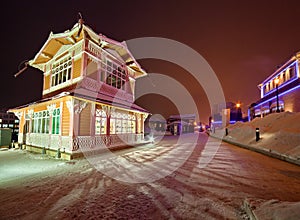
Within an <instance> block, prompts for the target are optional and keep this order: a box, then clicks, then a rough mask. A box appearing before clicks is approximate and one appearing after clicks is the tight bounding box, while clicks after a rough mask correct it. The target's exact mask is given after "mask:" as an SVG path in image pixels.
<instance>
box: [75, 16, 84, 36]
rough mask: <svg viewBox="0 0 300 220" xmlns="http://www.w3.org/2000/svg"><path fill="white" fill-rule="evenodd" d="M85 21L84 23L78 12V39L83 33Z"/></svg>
mask: <svg viewBox="0 0 300 220" xmlns="http://www.w3.org/2000/svg"><path fill="white" fill-rule="evenodd" d="M83 23H84V21H83V18H82V15H81V13H80V12H78V24H79V30H78V33H77V36H76V37H77V38H78V37H79V36H80V33H81V31H82V25H83Z"/></svg>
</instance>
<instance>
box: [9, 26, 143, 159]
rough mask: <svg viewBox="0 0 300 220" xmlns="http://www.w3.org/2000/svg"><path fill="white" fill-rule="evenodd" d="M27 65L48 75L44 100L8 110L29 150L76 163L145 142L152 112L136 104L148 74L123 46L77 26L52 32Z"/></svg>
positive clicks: (20, 140)
mask: <svg viewBox="0 0 300 220" xmlns="http://www.w3.org/2000/svg"><path fill="white" fill-rule="evenodd" d="M28 65H29V66H32V67H34V68H37V69H39V70H41V71H42V73H43V75H44V86H43V98H42V100H38V101H36V102H34V103H29V104H26V105H24V106H20V107H17V108H14V109H11V110H10V111H11V112H14V113H15V115H16V116H17V117H18V118H19V120H20V130H19V135H18V142H19V143H20V144H22V145H26V149H27V150H30V151H36V152H43V153H45V152H46V153H47V154H50V155H55V154H56V153H57V152H61V156H62V157H64V158H66V159H72V158H74V157H77V156H80V155H82V152H85V151H90V150H93V149H97V148H103V147H110V146H116V145H122V144H124V143H125V144H127V143H132V144H134V143H140V142H141V141H143V140H144V120H145V119H146V118H147V116H148V111H146V110H145V109H143V108H141V107H139V106H137V105H135V104H134V103H133V101H134V89H135V81H136V79H137V78H139V77H143V76H146V72H145V71H144V70H143V69H142V68H141V67H140V65H139V64H138V63H137V61H136V60H135V59H134V57H133V56H132V55H131V53H130V51H129V50H128V48H127V46H126V43H125V42H118V41H115V40H112V39H110V38H108V37H106V36H104V35H101V34H97V33H95V32H94V31H93V30H92V29H91V28H90V27H88V26H87V25H85V24H83V23H82V22H78V23H77V24H75V25H74V27H73V28H72V29H71V30H67V31H64V32H62V33H57V34H53V33H52V32H51V33H50V36H49V37H48V39H47V41H46V42H45V43H44V45H43V46H42V48H41V49H40V51H39V52H38V53H37V54H36V56H35V57H34V58H33V59H32V60H30V61H29V62H28ZM30 86H32V85H28V87H30Z"/></svg>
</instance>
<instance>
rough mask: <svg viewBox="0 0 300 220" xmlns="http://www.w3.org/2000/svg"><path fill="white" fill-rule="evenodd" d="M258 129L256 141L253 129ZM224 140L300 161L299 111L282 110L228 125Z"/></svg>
mask: <svg viewBox="0 0 300 220" xmlns="http://www.w3.org/2000/svg"><path fill="white" fill-rule="evenodd" d="M256 128H259V130H260V140H259V141H256V135H255V129H256ZM227 129H228V136H224V138H223V139H224V140H227V141H232V142H237V143H240V144H243V145H247V146H251V147H255V148H257V149H262V150H267V151H269V152H273V153H276V154H279V155H282V156H285V157H288V158H292V159H294V160H296V161H299V162H300V112H298V113H291V112H282V113H274V114H270V115H267V116H266V117H264V118H255V119H254V120H252V121H250V122H246V123H243V122H237V123H235V124H233V125H229V126H228V127H227Z"/></svg>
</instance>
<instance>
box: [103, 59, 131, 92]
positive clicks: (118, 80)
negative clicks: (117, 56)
mask: <svg viewBox="0 0 300 220" xmlns="http://www.w3.org/2000/svg"><path fill="white" fill-rule="evenodd" d="M101 67H102V68H101V81H103V82H106V84H108V85H110V86H113V87H115V88H117V89H122V90H124V89H125V88H124V85H125V82H126V81H127V74H126V70H125V68H124V66H123V65H119V64H117V63H115V62H113V61H110V60H108V59H106V62H105V60H104V61H103V62H102V65H101Z"/></svg>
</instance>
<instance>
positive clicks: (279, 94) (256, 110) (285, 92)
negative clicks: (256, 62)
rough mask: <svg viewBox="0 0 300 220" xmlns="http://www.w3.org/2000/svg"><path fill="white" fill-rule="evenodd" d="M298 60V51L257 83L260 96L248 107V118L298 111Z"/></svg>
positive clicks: (299, 104) (299, 99) (299, 108)
mask: <svg viewBox="0 0 300 220" xmlns="http://www.w3.org/2000/svg"><path fill="white" fill-rule="evenodd" d="M299 60H300V53H299V52H298V53H297V54H296V55H294V56H293V57H291V58H290V59H289V60H288V61H287V62H286V63H284V64H283V65H282V66H281V67H280V68H278V69H277V70H276V71H275V72H274V73H272V74H271V75H270V76H269V77H267V78H266V79H265V80H264V81H263V82H262V83H261V84H259V85H258V87H259V89H260V96H261V98H260V100H258V101H257V102H255V103H253V104H252V105H251V106H250V107H249V110H248V116H249V119H250V120H252V119H254V118H256V117H264V116H266V115H268V114H271V113H274V112H283V111H290V112H300V74H299Z"/></svg>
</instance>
